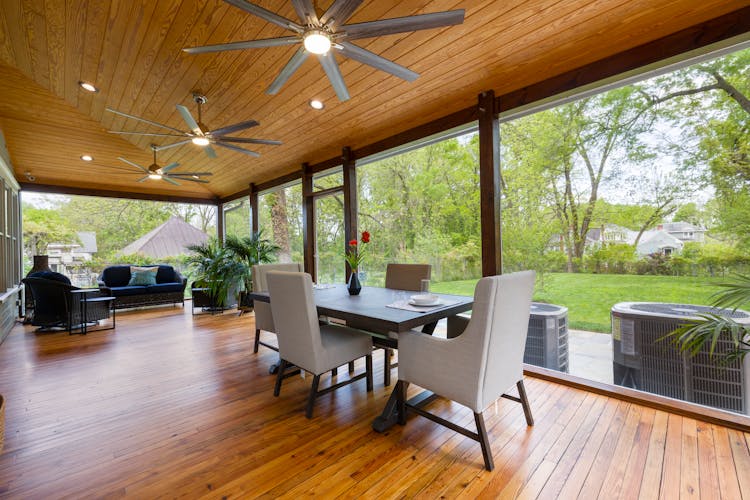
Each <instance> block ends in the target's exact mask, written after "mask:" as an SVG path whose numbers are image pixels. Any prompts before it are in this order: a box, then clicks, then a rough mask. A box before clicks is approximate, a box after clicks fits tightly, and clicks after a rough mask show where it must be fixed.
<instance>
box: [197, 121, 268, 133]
mask: <svg viewBox="0 0 750 500" xmlns="http://www.w3.org/2000/svg"><path fill="white" fill-rule="evenodd" d="M258 125H260V123H258V122H256V121H255V120H247V121H244V122H240V123H235V124H234V125H227V126H226V127H221V128H217V129H216V130H212V131H211V132H209V133H210V134H211V135H212V136H217V135H224V134H231V133H233V132H238V131H240V130H245V129H246V128H251V127H256V126H258Z"/></svg>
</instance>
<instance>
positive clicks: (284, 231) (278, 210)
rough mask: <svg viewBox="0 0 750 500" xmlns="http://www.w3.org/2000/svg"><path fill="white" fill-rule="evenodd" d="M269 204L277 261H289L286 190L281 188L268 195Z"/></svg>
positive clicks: (290, 259)
mask: <svg viewBox="0 0 750 500" xmlns="http://www.w3.org/2000/svg"><path fill="white" fill-rule="evenodd" d="M268 197H269V198H268V200H269V204H270V205H271V227H272V228H273V241H274V243H276V245H277V246H278V247H279V253H278V255H279V262H291V261H292V252H291V248H290V245H289V218H288V217H287V213H286V192H285V191H284V190H283V189H282V190H279V191H277V192H275V193H271V194H269V195H268Z"/></svg>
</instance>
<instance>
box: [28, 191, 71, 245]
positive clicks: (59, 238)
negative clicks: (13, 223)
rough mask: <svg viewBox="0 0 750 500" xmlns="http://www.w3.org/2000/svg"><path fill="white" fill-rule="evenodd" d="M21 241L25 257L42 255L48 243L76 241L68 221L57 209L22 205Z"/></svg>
mask: <svg viewBox="0 0 750 500" xmlns="http://www.w3.org/2000/svg"><path fill="white" fill-rule="evenodd" d="M22 209H23V241H24V251H25V253H26V254H27V255H29V256H32V255H44V254H46V253H47V245H49V244H50V243H74V242H77V241H78V237H77V236H76V234H75V231H74V230H73V229H72V228H71V226H70V225H69V221H68V220H67V219H66V218H65V217H63V216H62V214H61V213H60V211H59V210H58V209H56V208H55V209H52V208H36V207H33V206H31V205H29V204H28V203H23V207H22Z"/></svg>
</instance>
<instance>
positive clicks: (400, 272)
mask: <svg viewBox="0 0 750 500" xmlns="http://www.w3.org/2000/svg"><path fill="white" fill-rule="evenodd" d="M431 274H432V266H431V265H430V264H388V266H386V268H385V287H386V288H394V289H396V290H409V291H414V292H419V291H421V290H422V280H423V279H427V280H428V279H430V276H431ZM397 336H398V334H396V333H395V332H394V333H392V334H389V337H391V338H392V339H395V338H396V337H397ZM373 344H374V345H375V347H379V348H382V349H383V350H384V352H385V354H384V357H383V385H385V386H389V385H391V369H393V368H396V367H398V363H391V358H392V357H393V347H394V345H395V342H394V341H391V340H390V339H388V340H384V339H378V338H374V339H373Z"/></svg>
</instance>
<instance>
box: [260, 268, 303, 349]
mask: <svg viewBox="0 0 750 500" xmlns="http://www.w3.org/2000/svg"><path fill="white" fill-rule="evenodd" d="M269 271H288V272H301V271H302V266H301V265H300V264H297V263H290V264H256V265H254V266H253V275H252V276H253V291H254V292H265V291H267V290H268V282H267V281H266V275H267V274H268V272H269ZM254 309H255V345H254V346H253V352H258V347H259V346H261V345H262V346H265V347H268V348H269V349H272V350H274V351H278V350H279V348H278V347H276V346H275V345H273V344H267V343H266V342H263V341H262V340H260V332H261V330H263V331H266V332H271V333H276V327H274V325H273V315H272V314H271V304H269V303H267V302H261V301H259V300H256V301H255V303H254Z"/></svg>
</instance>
